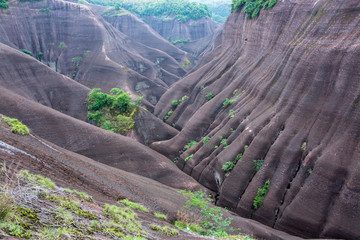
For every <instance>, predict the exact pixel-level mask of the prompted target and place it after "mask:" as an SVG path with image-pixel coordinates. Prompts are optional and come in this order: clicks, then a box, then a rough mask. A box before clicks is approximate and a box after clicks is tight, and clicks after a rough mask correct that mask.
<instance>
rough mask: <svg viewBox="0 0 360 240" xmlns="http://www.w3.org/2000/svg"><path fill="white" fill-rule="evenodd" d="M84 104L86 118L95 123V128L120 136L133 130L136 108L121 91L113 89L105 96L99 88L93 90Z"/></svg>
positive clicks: (127, 95) (129, 98) (128, 96)
mask: <svg viewBox="0 0 360 240" xmlns="http://www.w3.org/2000/svg"><path fill="white" fill-rule="evenodd" d="M86 102H87V103H88V109H89V114H88V118H89V119H90V120H93V121H95V122H96V125H97V126H99V127H101V128H103V129H106V130H109V131H112V132H115V133H120V134H126V133H127V131H129V130H130V129H132V128H133V126H134V124H135V121H134V120H133V117H134V115H135V113H136V112H137V107H136V104H135V103H133V102H132V101H131V97H130V95H129V94H128V93H126V92H125V91H123V90H122V89H118V88H113V89H111V91H110V94H106V93H103V92H101V89H100V88H94V89H93V90H92V91H91V93H90V94H89V96H88V98H87V100H86Z"/></svg>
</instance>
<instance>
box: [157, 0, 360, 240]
mask: <svg viewBox="0 0 360 240" xmlns="http://www.w3.org/2000/svg"><path fill="white" fill-rule="evenodd" d="M359 13H360V3H359V1H356V0H348V1H326V0H311V1H300V0H295V1H278V3H277V5H276V6H275V7H274V8H273V9H272V10H263V11H262V12H261V13H260V16H259V17H258V18H256V19H253V20H249V19H247V18H246V17H245V15H244V13H243V12H242V11H241V12H235V13H232V15H231V16H230V17H229V19H228V20H227V22H226V24H225V27H224V30H223V34H222V41H221V45H220V46H218V47H217V48H215V50H214V51H213V52H212V53H211V54H209V55H207V56H205V57H204V58H203V59H202V60H201V62H200V63H199V65H198V66H197V70H196V71H194V72H192V73H191V74H189V75H187V76H186V77H185V78H184V79H182V80H181V81H179V82H177V83H176V84H174V85H173V86H172V87H171V88H170V90H169V91H167V92H166V93H165V94H164V95H163V96H162V97H161V99H160V101H159V103H158V104H157V105H156V108H155V114H156V115H157V116H159V117H160V118H163V117H164V116H165V115H166V114H167V113H168V111H169V110H170V109H171V108H172V106H171V101H172V100H173V99H179V98H181V97H182V96H184V95H187V96H189V99H188V100H187V101H186V102H184V103H182V104H181V105H180V106H178V107H177V108H176V110H175V111H174V112H173V113H172V115H171V116H170V117H169V118H168V120H167V122H168V123H172V124H174V125H175V126H176V128H178V129H179V130H181V131H180V133H179V134H178V135H177V136H176V137H174V138H172V139H170V140H167V141H163V142H158V143H154V144H152V148H153V149H155V150H157V151H159V152H161V153H163V154H164V155H166V156H168V157H169V158H170V159H172V160H173V159H174V158H179V162H178V166H179V167H180V168H181V169H183V171H185V172H186V173H188V174H189V175H191V176H192V177H193V178H195V179H196V180H198V181H199V182H200V183H201V184H203V185H204V186H206V187H208V188H210V189H211V190H213V191H216V192H218V196H219V197H218V201H217V204H218V205H221V206H226V207H228V208H230V209H231V210H232V211H234V212H236V213H238V214H239V215H241V216H244V217H248V218H253V219H255V220H257V221H260V222H262V223H265V224H267V225H269V226H272V227H274V228H275V229H280V230H283V231H286V232H289V233H292V234H295V235H298V236H303V237H324V238H346V239H357V238H359V236H360V228H359V227H358V226H360V222H359V221H360V209H359V206H360V182H359V171H360V165H359V161H358V159H359V157H360V151H359V147H358V142H359V134H360V128H359V125H360V118H359V115H358V113H359V111H360V106H359V104H358V102H359V96H360V89H359V87H358V82H359V79H360V63H359V59H358V55H359V52H360V46H359V28H358V25H359V23H360V17H359V16H360V15H359ZM210 93H211V94H210ZM212 95H213V96H214V97H213V98H212ZM226 99H227V100H226ZM202 137H208V138H210V140H209V141H208V142H207V143H206V144H204V143H203V141H202ZM208 138H207V139H208ZM224 139H225V140H224ZM191 140H197V141H199V143H198V144H197V145H195V146H194V147H192V148H190V149H188V150H187V151H185V152H183V151H184V150H183V148H184V146H185V144H187V143H188V142H189V141H191ZM179 151H180V153H179ZM239 154H240V155H239ZM235 159H236V160H235ZM227 162H232V163H233V164H234V165H235V166H234V168H233V169H230V168H228V169H226V170H227V171H224V170H223V169H222V168H223V166H224V164H225V163H227ZM228 165H231V164H228ZM267 180H269V191H268V192H267V194H266V197H265V199H264V201H263V202H261V204H260V205H257V207H255V206H254V199H255V197H256V195H257V192H258V189H260V188H263V186H264V185H265V182H266V181H267Z"/></svg>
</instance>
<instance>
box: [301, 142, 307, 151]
mask: <svg viewBox="0 0 360 240" xmlns="http://www.w3.org/2000/svg"><path fill="white" fill-rule="evenodd" d="M305 148H306V142H303V143H302V144H301V149H302V150H305Z"/></svg>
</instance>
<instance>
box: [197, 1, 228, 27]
mask: <svg viewBox="0 0 360 240" xmlns="http://www.w3.org/2000/svg"><path fill="white" fill-rule="evenodd" d="M194 1H195V2H198V3H203V4H206V5H207V6H208V8H209V10H210V11H211V12H212V15H211V18H212V19H214V21H216V22H220V23H224V22H225V21H226V19H227V17H228V16H229V15H230V13H231V2H232V1H231V0H194Z"/></svg>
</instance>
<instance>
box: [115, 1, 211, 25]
mask: <svg viewBox="0 0 360 240" xmlns="http://www.w3.org/2000/svg"><path fill="white" fill-rule="evenodd" d="M120 7H121V8H124V9H126V10H129V11H131V12H134V13H137V14H139V15H142V16H151V15H153V16H176V17H175V18H176V19H178V20H181V21H184V22H186V21H188V20H189V19H199V18H203V17H211V12H210V10H209V9H208V7H207V5H205V4H202V3H196V2H190V1H188V0H156V1H150V0H126V1H118V2H116V3H115V8H120Z"/></svg>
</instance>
